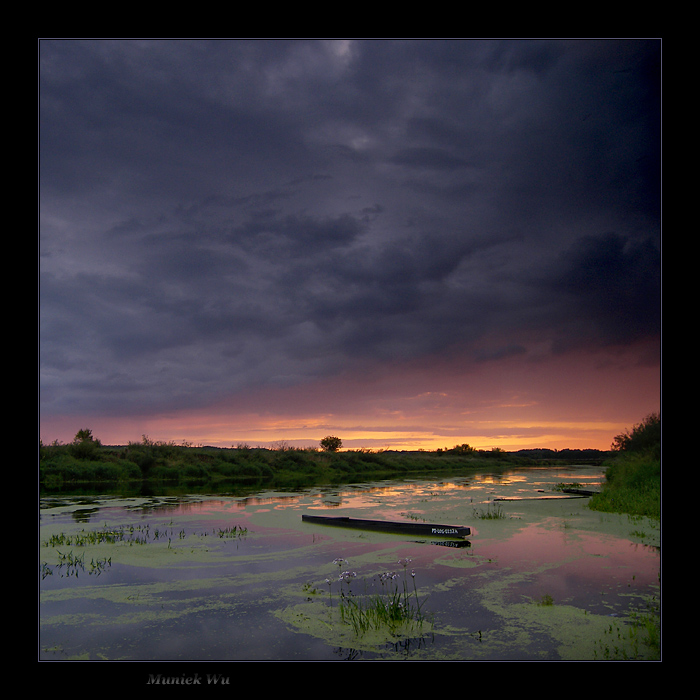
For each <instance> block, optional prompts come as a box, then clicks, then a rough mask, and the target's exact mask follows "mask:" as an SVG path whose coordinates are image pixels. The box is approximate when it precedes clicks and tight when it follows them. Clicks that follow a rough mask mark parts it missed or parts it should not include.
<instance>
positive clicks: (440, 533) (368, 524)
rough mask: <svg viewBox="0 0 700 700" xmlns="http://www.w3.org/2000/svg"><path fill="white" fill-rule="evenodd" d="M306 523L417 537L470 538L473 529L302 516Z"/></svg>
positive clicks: (460, 526) (429, 524) (431, 524)
mask: <svg viewBox="0 0 700 700" xmlns="http://www.w3.org/2000/svg"><path fill="white" fill-rule="evenodd" d="M301 519H302V520H303V521H304V522H306V523H316V524H318V525H335V526H336V527H348V528H355V529H357V530H374V531H377V532H393V533H398V534H403V535H413V536H417V537H457V538H463V537H468V536H469V535H470V534H471V528H468V527H464V526H462V525H437V524H433V523H420V522H415V523H408V522H407V523H404V522H390V521H386V520H363V519H362V518H349V517H347V516H331V517H328V516H323V515H302V516H301Z"/></svg>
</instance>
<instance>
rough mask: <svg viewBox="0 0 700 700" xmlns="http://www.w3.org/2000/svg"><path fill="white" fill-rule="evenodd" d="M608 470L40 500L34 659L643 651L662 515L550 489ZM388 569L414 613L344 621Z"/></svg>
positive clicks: (521, 657)
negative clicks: (640, 627) (359, 525)
mask: <svg viewBox="0 0 700 700" xmlns="http://www.w3.org/2000/svg"><path fill="white" fill-rule="evenodd" d="M602 478H603V475H602V470H601V468H599V467H595V468H594V467H556V468H544V469H525V470H514V471H509V472H505V473H501V474H491V473H481V474H470V475H469V476H465V477H459V478H449V479H445V480H403V481H382V482H375V483H367V484H360V485H352V486H348V485H345V486H341V487H336V488H333V487H316V488H309V489H304V490H300V491H295V492H285V493H276V492H275V493H273V492H261V493H258V494H255V495H253V496H250V495H249V496H245V497H236V496H222V495H212V496H202V495H192V496H178V497H134V498H117V497H91V498H86V497H80V498H78V497H76V498H74V499H71V498H66V497H64V498H46V499H43V500H42V503H41V511H40V547H39V594H40V635H39V658H40V659H41V660H47V661H52V660H53V661H67V660H96V661H105V660H108V661H117V660H129V661H341V660H362V661H370V660H408V661H470V660H477V661H553V660H565V661H578V660H605V659H620V658H645V654H647V653H648V650H646V649H645V647H644V645H643V644H640V642H639V639H638V636H637V635H635V633H634V626H631V625H630V620H631V619H635V616H639V615H640V614H646V611H648V609H649V605H650V604H652V605H653V606H654V609H655V610H656V611H657V612H658V607H659V606H658V601H659V588H660V528H659V525H658V523H655V522H654V521H648V520H646V519H632V518H630V517H628V516H624V515H614V514H604V513H596V512H594V511H591V510H590V509H589V508H588V507H587V503H588V499H587V498H571V497H566V496H564V495H562V494H561V492H558V491H557V490H556V486H557V484H561V483H565V484H570V483H578V484H580V485H581V486H582V487H583V488H593V489H595V488H598V487H599V486H600V483H601V481H602ZM304 513H313V514H328V515H350V516H353V517H364V518H377V519H386V520H406V521H420V520H425V521H428V522H439V523H444V524H452V525H467V526H470V527H471V528H472V536H471V537H470V538H469V541H468V542H455V541H431V540H429V539H425V538H416V537H406V536H403V535H396V534H383V533H376V532H362V531H357V530H345V529H343V528H334V527H328V526H323V525H316V524H309V523H302V518H301V516H302V514H304ZM386 581H394V582H395V583H394V585H395V586H396V588H397V590H403V591H404V592H405V591H406V590H409V591H410V597H409V598H408V599H407V600H408V603H409V604H410V605H412V606H415V608H414V609H415V610H416V611H418V613H419V614H418V615H417V616H409V622H408V623H406V624H403V625H401V626H395V625H386V624H377V625H376V626H374V627H372V628H371V629H366V630H360V631H358V629H357V628H356V627H354V626H353V625H352V624H350V622H348V620H347V619H343V618H342V616H341V614H340V613H341V610H342V609H343V602H344V601H349V600H351V599H352V600H354V601H364V603H363V604H364V605H369V603H370V602H371V601H373V600H376V599H377V597H378V596H381V595H383V594H386V593H387V592H388V590H389V589H387V588H383V587H382V586H385V582H386ZM402 587H403V588H402ZM630 615H632V616H633V617H632V618H631V617H630Z"/></svg>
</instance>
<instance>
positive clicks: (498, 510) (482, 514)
mask: <svg viewBox="0 0 700 700" xmlns="http://www.w3.org/2000/svg"><path fill="white" fill-rule="evenodd" d="M474 517H475V518H480V519H481V520H501V519H504V518H506V517H507V516H506V514H505V512H504V511H503V507H502V506H501V504H500V503H493V502H492V503H489V504H488V506H487V508H486V510H479V509H478V508H474Z"/></svg>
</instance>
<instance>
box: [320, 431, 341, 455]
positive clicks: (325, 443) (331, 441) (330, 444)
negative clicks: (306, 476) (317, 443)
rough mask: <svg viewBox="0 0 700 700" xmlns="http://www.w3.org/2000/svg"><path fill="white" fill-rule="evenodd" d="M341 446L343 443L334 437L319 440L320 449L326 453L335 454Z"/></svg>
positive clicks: (328, 436)
mask: <svg viewBox="0 0 700 700" xmlns="http://www.w3.org/2000/svg"><path fill="white" fill-rule="evenodd" d="M342 446H343V441H342V440H341V439H340V438H339V437H334V436H333V435H326V437H324V438H323V440H321V447H322V448H323V449H324V450H325V451H326V452H337V451H338V450H339V449H340V448H341V447H342Z"/></svg>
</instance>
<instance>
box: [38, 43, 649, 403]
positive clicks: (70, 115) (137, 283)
mask: <svg viewBox="0 0 700 700" xmlns="http://www.w3.org/2000/svg"><path fill="white" fill-rule="evenodd" d="M659 65H660V45H659V42H657V41H607V40H604V41H493V42H492V41H360V42H325V41H315V40H314V41H155V42H151V41H42V42H40V195H41V202H40V209H41V212H40V213H41V251H40V252H41V256H42V257H41V311H42V329H41V343H42V347H41V360H42V370H41V371H42V399H43V400H44V402H45V406H46V410H51V411H58V412H61V411H70V410H88V409H91V408H95V407H96V406H98V405H99V406H102V405H104V404H107V405H108V406H109V407H110V408H111V409H112V410H114V411H115V412H118V411H121V410H134V408H135V407H137V408H139V409H143V410H146V409H147V408H154V409H155V408H158V407H162V406H168V407H175V406H186V405H192V404H196V403H198V404H200V405H201V404H206V403H207V401H208V400H210V398H214V397H218V396H223V395H225V394H226V393H227V392H230V391H235V390H237V389H239V388H241V387H243V386H246V385H251V384H253V385H254V384H261V383H282V384H285V383H293V382H297V381H303V380H305V379H308V378H313V377H314V376H321V375H326V374H328V373H332V372H335V371H338V370H340V369H342V368H345V367H347V366H348V363H351V362H352V361H353V360H355V359H358V358H378V359H383V360H389V361H391V360H392V359H395V358H412V357H418V356H420V355H421V354H423V353H433V352H437V351H440V350H441V349H443V348H446V347H452V346H454V345H455V344H461V347H462V348H463V351H464V353H465V354H466V355H470V354H471V355H473V356H474V357H477V358H478V357H481V356H482V355H483V353H484V348H478V349H477V348H476V346H473V345H472V344H473V343H474V342H475V341H478V340H479V339H480V338H483V337H484V336H485V335H487V334H490V333H493V334H497V335H499V336H500V337H501V338H506V339H507V337H508V335H509V334H512V336H513V337H512V339H511V340H510V341H507V340H506V342H505V343H504V345H503V346H502V347H501V348H500V349H496V350H494V355H495V354H498V353H504V352H506V350H503V348H507V353H506V354H511V353H513V352H522V347H521V345H520V344H519V340H518V339H519V337H520V336H519V333H520V331H522V330H527V329H529V328H534V329H536V330H537V331H538V332H539V333H541V334H543V337H546V338H548V339H550V340H551V341H552V343H554V344H555V345H556V347H557V348H560V349H561V348H565V347H566V346H567V343H572V344H573V343H575V342H576V343H579V344H580V343H581V342H582V341H584V340H585V342H587V343H591V342H596V343H600V344H609V343H631V342H634V341H635V340H638V339H642V338H648V337H653V336H654V335H657V334H658V332H659V328H658V325H659V315H660V314H659V289H660V286H659V285H660V283H659V274H660V263H659V247H660V239H659V236H660V234H659V225H660V224H659V219H660V213H659V212H660V204H659V169H660V166H659V121H660V118H659V109H660V106H659V81H660V76H659Z"/></svg>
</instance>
